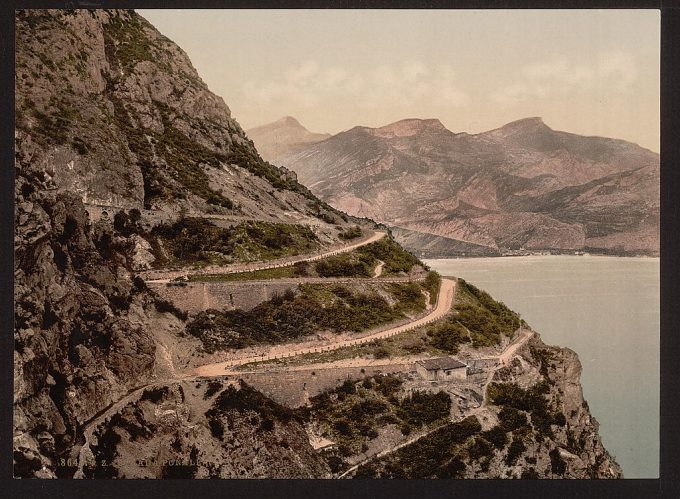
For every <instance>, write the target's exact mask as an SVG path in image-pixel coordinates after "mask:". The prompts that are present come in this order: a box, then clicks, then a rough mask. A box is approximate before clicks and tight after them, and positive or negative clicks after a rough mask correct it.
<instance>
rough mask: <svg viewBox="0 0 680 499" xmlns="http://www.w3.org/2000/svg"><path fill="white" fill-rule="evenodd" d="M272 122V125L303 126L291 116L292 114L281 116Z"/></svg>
mask: <svg viewBox="0 0 680 499" xmlns="http://www.w3.org/2000/svg"><path fill="white" fill-rule="evenodd" d="M272 124H273V125H287V126H299V127H302V128H305V127H304V126H302V124H301V123H300V122H299V121H298V120H297V119H295V118H293V117H292V116H284V117H283V118H281V119H280V120H276V121H275V122H274V123H272Z"/></svg>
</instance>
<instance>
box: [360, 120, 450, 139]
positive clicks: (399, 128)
mask: <svg viewBox="0 0 680 499" xmlns="http://www.w3.org/2000/svg"><path fill="white" fill-rule="evenodd" d="M435 130H438V131H447V132H448V131H449V130H448V129H447V128H446V127H445V126H444V125H443V124H442V122H441V121H439V120H438V119H437V118H428V119H420V118H407V119H404V120H399V121H396V122H394V123H390V124H389V125H385V126H382V127H379V128H375V129H373V131H374V133H375V135H377V136H378V137H390V136H394V137H410V136H413V135H418V134H420V133H423V132H425V131H435Z"/></svg>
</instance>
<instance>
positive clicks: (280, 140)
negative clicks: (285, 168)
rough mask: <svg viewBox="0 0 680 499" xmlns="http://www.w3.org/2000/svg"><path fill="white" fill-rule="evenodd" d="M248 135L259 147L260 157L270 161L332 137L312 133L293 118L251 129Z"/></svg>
mask: <svg viewBox="0 0 680 499" xmlns="http://www.w3.org/2000/svg"><path fill="white" fill-rule="evenodd" d="M246 133H247V134H248V137H250V138H251V139H252V140H253V142H254V143H255V145H256V146H257V150H258V152H259V153H260V155H261V156H262V157H263V158H264V159H266V160H268V161H272V160H274V159H275V158H277V157H279V156H281V155H283V154H286V153H289V152H293V151H295V150H298V149H300V148H301V147H303V146H304V145H306V144H313V143H316V142H321V141H322V140H326V139H327V138H329V137H330V135H329V134H327V133H314V132H310V131H309V130H308V129H307V128H305V127H304V125H302V124H301V123H300V122H299V121H298V120H297V119H296V118H294V117H292V116H284V117H283V118H280V119H278V120H276V121H274V122H273V123H268V124H266V125H261V126H258V127H255V128H251V129H249V130H247V131H246Z"/></svg>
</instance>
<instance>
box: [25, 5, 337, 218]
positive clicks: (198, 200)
mask: <svg viewBox="0 0 680 499" xmlns="http://www.w3.org/2000/svg"><path fill="white" fill-rule="evenodd" d="M16 33H17V35H16V79H15V91H16V114H17V122H16V136H17V148H18V154H20V155H21V157H22V159H23V161H24V166H23V169H24V170H25V171H27V172H28V171H29V170H30V172H31V174H33V175H35V176H37V177H39V178H40V180H41V181H42V185H43V187H44V188H45V189H54V190H55V191H57V192H69V193H71V194H75V195H77V196H78V197H79V198H80V199H82V200H83V201H84V202H86V203H95V204H104V205H113V206H115V207H126V208H143V207H146V208H152V209H157V210H166V211H168V212H170V213H177V212H178V211H179V209H180V208H184V209H185V210H189V211H191V212H199V213H206V212H208V213H218V214H220V213H221V214H227V215H241V216H246V217H255V218H257V217H264V216H269V217H274V218H280V219H282V220H284V221H285V220H291V219H292V220H297V221H299V220H304V219H315V218H316V217H318V216H319V215H320V214H322V213H320V212H319V211H318V210H316V209H314V208H312V207H310V204H312V205H313V204H314V203H315V202H316V200H315V199H313V196H311V194H310V193H309V191H307V189H306V188H304V187H303V186H301V185H300V184H298V183H297V182H296V181H295V176H294V175H291V174H290V172H287V171H286V170H282V169H279V168H277V167H274V166H272V165H270V164H268V163H266V162H265V161H263V160H262V159H261V158H260V156H259V155H258V153H257V151H256V150H255V147H254V146H253V144H252V142H251V141H250V140H249V139H248V138H247V137H246V135H245V133H244V132H243V130H242V129H241V127H240V125H239V124H238V123H237V122H236V121H235V120H234V119H233V118H232V117H231V113H230V111H229V108H228V107H227V105H226V104H225V103H224V101H223V100H222V99H221V98H220V97H218V96H216V95H215V94H213V93H211V92H210V91H209V90H208V88H207V86H206V85H205V83H203V81H202V80H201V79H200V77H199V76H198V74H197V73H196V70H195V69H194V68H193V66H192V65H191V62H190V61H189V59H188V57H187V55H186V54H185V53H184V52H183V51H182V50H181V49H180V48H179V47H178V46H176V45H175V44H174V43H172V42H171V41H170V40H168V39H167V38H166V37H164V36H163V35H161V34H160V33H159V32H158V31H156V29H155V28H154V27H153V26H151V25H150V24H149V23H148V22H147V21H146V20H145V19H143V18H142V17H141V16H139V15H136V14H135V13H133V12H130V11H102V10H94V11H18V14H17V29H16ZM324 211H325V210H324Z"/></svg>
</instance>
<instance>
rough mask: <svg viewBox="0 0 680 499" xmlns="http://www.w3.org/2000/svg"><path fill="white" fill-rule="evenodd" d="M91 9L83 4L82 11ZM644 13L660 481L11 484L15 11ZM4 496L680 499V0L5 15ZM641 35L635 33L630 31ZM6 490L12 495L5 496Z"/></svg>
mask: <svg viewBox="0 0 680 499" xmlns="http://www.w3.org/2000/svg"><path fill="white" fill-rule="evenodd" d="M83 4H85V5H83ZM79 5H83V7H86V8H192V9H196V8H358V9H363V8H374V9H381V8H420V9H439V8H446V9H449V8H463V9H499V8H500V9H511V8H522V9H527V8H534V9H535V8H552V9H575V8H646V9H661V412H660V430H661V435H660V438H661V441H660V447H661V456H660V458H661V461H660V478H659V479H655V480H652V479H647V480H640V479H625V480H613V481H597V480H554V481H551V480H536V481H511V480H460V481H457V480H375V481H371V480H356V481H342V480H340V481H338V480H215V481H208V480H188V481H182V480H149V481H144V480H121V481H113V480H98V481H97V480H94V481H77V480H55V481H48V480H18V479H13V478H12V471H13V470H12V445H11V440H12V439H11V435H12V404H11V403H10V402H11V401H12V400H13V382H12V380H13V369H12V365H13V317H14V303H13V275H14V268H13V252H14V248H13V242H14V237H13V236H14V230H13V229H14V226H13V224H14V202H13V200H14V189H13V186H14V167H13V150H14V144H13V129H14V126H13V119H10V117H12V118H13V116H14V92H13V90H12V91H10V89H13V88H14V87H13V85H14V82H13V75H14V12H13V11H14V9H19V8H66V7H71V8H73V7H78V6H79ZM0 8H1V9H2V10H1V12H2V15H1V16H0V28H1V29H0V64H1V66H0V78H1V79H2V83H3V87H2V88H3V89H4V92H3V93H2V96H1V97H0V117H3V118H4V119H2V120H0V129H1V131H2V134H1V135H0V140H1V141H2V147H1V148H0V154H1V158H2V168H0V220H1V222H0V243H1V244H0V327H1V334H0V354H1V355H2V357H1V358H0V366H1V368H2V369H3V371H2V373H1V374H0V380H2V381H0V480H2V485H0V487H1V488H0V490H1V491H2V492H0V496H2V497H8V498H12V499H14V498H19V497H31V498H34V497H69V498H70V497H94V496H97V497H98V498H102V499H103V498H108V497H111V498H119V497H122V496H126V497H144V496H149V495H150V494H153V495H162V496H165V497H203V496H206V497H213V496H220V497H227V498H228V497H254V498H257V499H259V498H264V497H277V498H278V497H295V498H298V497H303V498H317V497H320V496H322V495H323V497H324V498H325V499H334V498H338V497H347V496H353V497H357V498H359V497H367V498H369V497H370V498H378V497H390V498H399V497H414V496H425V497H454V496H458V495H460V494H461V493H463V494H465V495H466V496H467V497H470V498H475V497H484V498H489V497H508V496H510V497H514V496H517V497H543V496H556V497H597V498H604V497H680V484H679V480H678V479H679V477H680V457H679V455H680V431H676V421H678V419H680V415H679V414H678V408H679V407H680V404H679V403H678V394H680V362H678V360H677V359H678V358H679V357H680V351H679V348H678V346H679V342H678V334H677V333H680V316H679V314H678V306H677V304H678V303H680V296H679V293H678V291H679V288H680V286H679V285H678V281H677V279H676V276H677V275H678V256H677V255H679V254H680V249H679V248H678V242H679V239H680V230H678V227H677V224H678V220H679V219H680V202H679V199H678V193H679V192H680V148H678V143H680V84H679V81H678V80H680V69H679V68H680V1H676V0H668V1H665V0H590V1H589V0H478V1H475V0H459V1H452V0H448V1H447V0H426V1H420V2H418V1H413V0H393V1H390V0H290V1H278V2H277V1H272V0H231V1H229V0H196V1H187V0H166V1H163V0H111V1H108V0H90V1H88V2H81V1H79V0H72V1H68V0H67V1H54V0H23V1H22V0H14V1H13V2H7V3H6V4H5V3H3V4H2V6H1V7H0ZM631 36H634V33H631ZM5 491H6V492H5Z"/></svg>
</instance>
